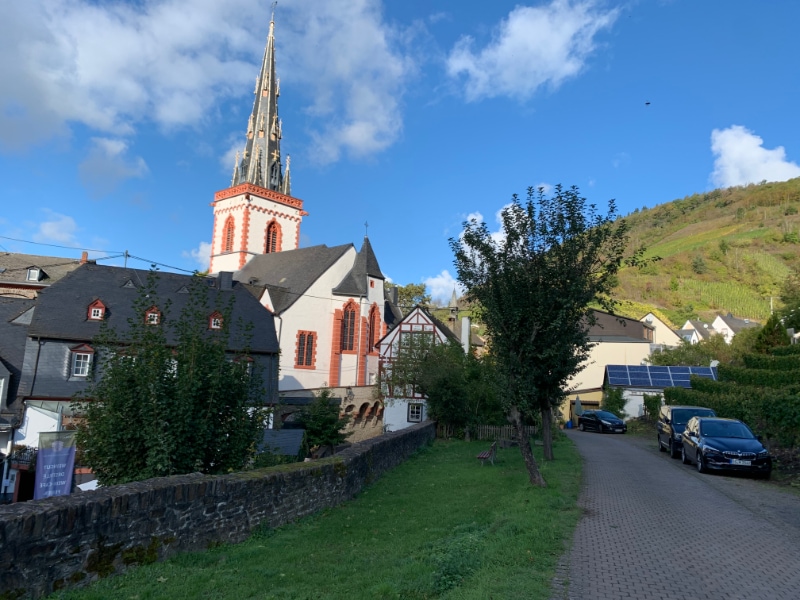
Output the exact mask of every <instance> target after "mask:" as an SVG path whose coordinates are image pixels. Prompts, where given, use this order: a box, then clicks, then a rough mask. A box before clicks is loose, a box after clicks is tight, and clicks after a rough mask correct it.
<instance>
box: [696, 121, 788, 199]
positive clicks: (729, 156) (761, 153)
mask: <svg viewBox="0 0 800 600" xmlns="http://www.w3.org/2000/svg"><path fill="white" fill-rule="evenodd" d="M711 151H712V152H713V153H714V156H715V157H716V158H715V159H714V172H713V173H712V174H711V181H712V182H713V184H714V185H715V186H717V187H731V186H734V185H746V184H748V183H758V182H760V181H764V180H766V181H786V180H787V179H792V178H794V177H800V166H798V165H797V163H793V162H791V161H789V160H787V159H786V151H785V150H784V148H783V146H778V147H777V148H775V149H773V150H768V149H767V148H764V140H762V139H761V137H759V136H757V135H756V134H754V133H753V132H752V131H750V130H748V129H747V128H745V127H742V126H741V125H732V126H730V127H728V128H727V129H715V130H714V131H712V132H711Z"/></svg>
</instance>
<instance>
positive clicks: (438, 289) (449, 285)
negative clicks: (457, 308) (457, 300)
mask: <svg viewBox="0 0 800 600" xmlns="http://www.w3.org/2000/svg"><path fill="white" fill-rule="evenodd" d="M422 283H424V284H425V285H426V286H427V288H428V293H429V294H430V295H431V299H432V300H433V301H434V302H437V303H439V304H448V303H449V302H450V297H451V296H452V295H453V289H454V288H455V289H456V294H457V295H458V296H461V295H462V294H463V293H464V291H463V288H462V287H461V285H460V284H459V283H458V281H456V279H455V278H454V277H453V276H452V275H450V272H449V271H448V270H447V269H445V270H444V271H442V272H441V273H439V274H438V275H434V276H433V277H428V278H426V279H423V280H422Z"/></svg>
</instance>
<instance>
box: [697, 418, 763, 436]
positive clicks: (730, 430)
mask: <svg viewBox="0 0 800 600" xmlns="http://www.w3.org/2000/svg"><path fill="white" fill-rule="evenodd" d="M700 431H701V433H702V434H703V437H717V438H740V439H745V440H751V439H753V437H755V436H753V433H752V432H751V431H750V430H749V429H748V428H747V426H746V425H745V424H744V423H739V422H737V421H706V422H703V424H702V425H700Z"/></svg>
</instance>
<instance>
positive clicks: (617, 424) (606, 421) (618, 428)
mask: <svg viewBox="0 0 800 600" xmlns="http://www.w3.org/2000/svg"><path fill="white" fill-rule="evenodd" d="M578 429H580V430H581V431H587V430H589V431H596V432H598V433H606V432H608V433H625V432H626V431H627V430H628V426H627V425H625V421H623V420H622V419H620V418H619V417H618V416H617V415H615V414H613V413H610V412H608V411H607V410H585V411H583V414H581V416H580V417H578Z"/></svg>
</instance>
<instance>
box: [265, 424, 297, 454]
mask: <svg viewBox="0 0 800 600" xmlns="http://www.w3.org/2000/svg"><path fill="white" fill-rule="evenodd" d="M305 433H306V431H305V429H265V430H264V437H263V438H262V439H261V443H259V444H258V452H269V453H270V454H280V455H283V456H297V455H298V454H300V447H301V446H302V445H303V436H304V435H305Z"/></svg>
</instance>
